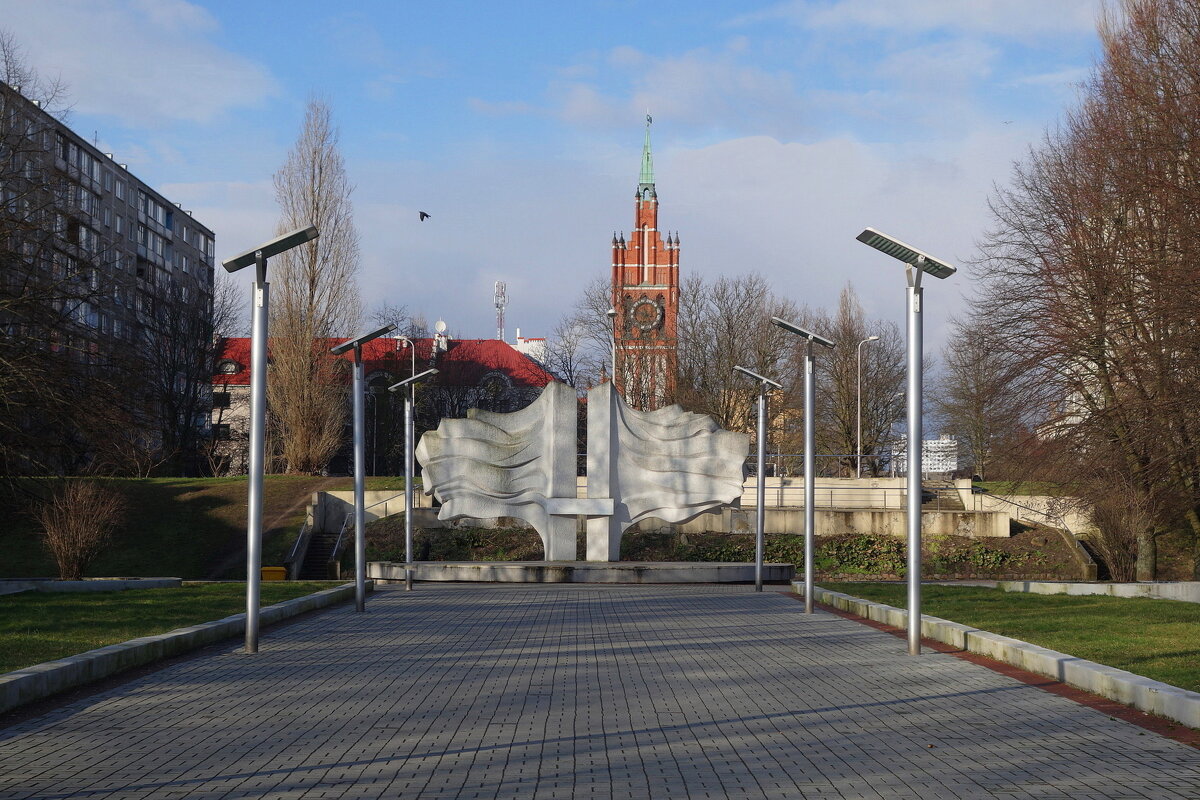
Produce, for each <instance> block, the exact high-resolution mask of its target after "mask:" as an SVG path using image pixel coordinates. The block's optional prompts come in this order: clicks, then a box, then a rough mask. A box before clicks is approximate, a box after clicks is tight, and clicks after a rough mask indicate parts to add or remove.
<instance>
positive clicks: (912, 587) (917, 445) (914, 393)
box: [906, 264, 923, 656]
mask: <svg viewBox="0 0 1200 800" xmlns="http://www.w3.org/2000/svg"><path fill="white" fill-rule="evenodd" d="M921 275H922V270H921V265H920V264H917V265H916V266H909V268H908V284H909V285H908V290H907V297H906V299H907V302H908V311H907V315H906V316H907V322H908V400H907V402H908V480H907V481H906V485H907V488H908V520H907V529H908V654H909V655H913V656H916V655H920V654H921V444H922V435H923V434H922V431H921V360H922V359H921V355H922V353H921V350H922V341H921V296H922V289H921Z"/></svg>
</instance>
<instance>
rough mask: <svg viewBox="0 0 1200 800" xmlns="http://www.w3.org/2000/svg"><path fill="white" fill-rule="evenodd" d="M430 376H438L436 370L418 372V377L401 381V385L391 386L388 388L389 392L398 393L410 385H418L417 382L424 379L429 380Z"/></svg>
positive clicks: (414, 376)
mask: <svg viewBox="0 0 1200 800" xmlns="http://www.w3.org/2000/svg"><path fill="white" fill-rule="evenodd" d="M430 375H437V370H436V369H427V370H425V371H424V372H418V373H417V374H416V375H413V376H412V377H411V378H405V379H404V380H402V381H400V382H399V383H393V384H392V385H391V386H389V387H388V391H389V392H398V391H400V390H401V389H403V388H404V387H405V386H408V385H409V384H410V383H416V382H417V381H419V380H422V379H423V378H428V377H429V376H430Z"/></svg>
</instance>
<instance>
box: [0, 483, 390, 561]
mask: <svg viewBox="0 0 1200 800" xmlns="http://www.w3.org/2000/svg"><path fill="white" fill-rule="evenodd" d="M109 483H110V485H112V486H116V487H118V488H119V489H120V490H121V492H122V493H123V494H124V495H125V496H126V498H127V500H128V503H129V511H128V514H127V516H126V520H125V524H123V525H122V526H121V527H120V529H118V531H117V533H116V535H115V536H114V540H113V542H112V545H111V546H110V547H109V548H108V550H107V551H106V552H105V553H104V554H103V555H102V556H101V557H100V558H99V559H97V560H96V562H95V563H94V564H93V565H92V566H91V567H90V568H89V569H88V570H87V572H86V575H87V576H88V577H100V576H107V577H178V578H185V579H194V580H204V579H212V578H232V579H244V578H245V565H244V562H240V563H235V564H234V565H233V566H232V567H230V566H228V564H226V563H225V562H226V561H227V560H228V559H229V558H230V557H231V556H232V555H233V554H236V553H238V552H244V551H245V547H246V496H247V485H246V476H244V475H241V476H236V477H230V478H139V479H132V478H131V479H114V480H111V481H109ZM353 485H354V481H353V479H352V478H337V479H330V478H321V477H315V476H311V475H268V476H267V477H266V480H265V481H264V484H263V526H264V541H263V551H262V555H263V561H262V563H263V564H266V565H274V566H278V565H280V564H282V563H283V558H284V556H286V554H287V552H288V550H289V549H290V548H291V545H292V542H293V541H294V540H295V538H296V534H297V533H298V532H299V530H300V526H301V525H302V524H303V523H304V510H305V507H306V505H307V503H308V500H309V498H310V497H311V495H312V492H313V491H316V490H317V489H330V490H334V489H338V490H341V489H346V490H348V489H352V488H353ZM403 485H404V479H403V478H389V477H378V478H375V477H371V478H367V488H368V489H372V490H374V489H378V490H389V489H394V490H396V491H401V489H399V488H397V487H403ZM26 501H27V498H25V497H23V496H20V495H17V496H7V495H6V496H0V507H4V508H6V509H7V510H8V512H9V513H8V515H7V519H6V520H5V524H4V525H3V526H0V552H3V554H4V557H3V558H0V578H34V577H57V575H58V570H57V568H56V567H55V566H54V560H53V559H52V558H50V555H49V554H48V553H47V552H46V550H45V548H44V546H43V545H42V539H41V536H40V535H39V533H38V531H37V528H36V525H35V524H34V522H33V520H32V518H30V517H29V515H28V514H26V513H24V510H23V508H22V506H23V505H24V504H25V502H26Z"/></svg>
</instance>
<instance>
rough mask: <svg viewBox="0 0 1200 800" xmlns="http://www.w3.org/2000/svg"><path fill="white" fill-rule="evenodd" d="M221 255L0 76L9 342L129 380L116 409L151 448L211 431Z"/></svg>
mask: <svg viewBox="0 0 1200 800" xmlns="http://www.w3.org/2000/svg"><path fill="white" fill-rule="evenodd" d="M213 252H214V239H213V232H212V231H211V230H210V229H209V228H208V227H207V226H205V225H204V224H203V223H201V222H200V221H199V220H197V219H195V218H194V217H193V216H192V214H191V213H190V212H189V211H186V210H184V209H182V208H181V207H180V205H179V204H177V203H172V202H171V201H170V200H169V199H168V198H166V197H164V196H163V195H162V194H160V193H159V192H157V191H156V190H155V189H154V188H152V187H151V186H149V185H148V184H146V183H145V182H144V181H142V180H140V179H139V178H138V177H137V176H136V175H134V174H133V173H132V172H130V171H129V169H128V168H127V166H126V165H125V164H122V163H120V162H119V161H118V160H117V158H115V157H114V155H113V154H112V153H104V152H101V151H100V150H99V149H98V148H97V147H96V146H95V144H94V143H93V142H90V141H88V140H87V138H85V137H84V136H82V135H80V134H79V133H77V132H76V131H74V130H72V129H71V128H70V127H68V126H67V125H66V124H64V123H63V122H62V121H60V120H59V119H57V118H56V117H54V116H53V115H51V114H49V113H47V112H46V111H45V110H44V109H43V108H41V107H40V105H39V104H38V103H37V102H36V101H34V100H30V99H28V98H26V97H24V96H23V95H22V94H21V92H20V91H19V89H18V88H17V87H12V86H8V85H5V84H3V83H0V292H2V294H3V297H4V299H5V302H3V303H0V333H3V335H4V339H3V342H2V344H3V346H5V347H6V348H9V349H10V350H13V351H21V350H22V348H24V349H25V350H30V351H31V352H34V351H37V350H41V351H44V352H46V353H50V354H58V355H60V356H63V358H62V359H60V360H68V361H69V360H74V361H77V362H83V363H86V364H91V365H93V366H92V368H91V369H90V373H91V375H92V377H93V378H95V379H96V380H99V379H100V378H101V377H102V376H104V377H106V378H107V379H109V380H110V381H111V382H112V383H114V384H116V383H120V384H121V385H122V387H123V389H122V391H123V392H124V393H126V395H125V397H123V398H122V401H123V402H121V403H114V405H113V409H112V410H110V411H107V412H106V413H112V414H114V415H117V417H118V418H117V419H114V420H113V422H114V423H115V424H118V425H124V426H125V428H126V430H125V434H126V438H127V439H128V443H130V444H134V443H136V445H137V446H138V447H139V448H142V449H144V450H147V451H155V450H159V451H161V450H163V449H164V448H166V449H173V450H178V448H179V447H180V446H181V445H183V446H186V447H189V448H190V447H194V446H195V443H196V441H197V440H198V439H199V438H202V437H203V435H204V431H205V430H206V428H207V424H208V416H207V410H208V409H207V408H205V407H203V406H205V405H206V404H207V403H208V385H209V381H208V378H209V374H210V373H211V356H210V355H201V354H204V353H206V351H207V349H208V348H210V347H211V343H210V342H211V320H212V306H213V264H214V262H213ZM63 354H65V355H63ZM118 355H119V357H118ZM197 360H201V361H203V362H204V363H203V365H202V366H199V365H197V364H194V363H191V362H195V361H197ZM34 361H35V360H34V359H30V360H29V363H34ZM105 370H108V372H107V375H104V373H105ZM118 370H119V371H120V376H119V378H118V377H115V376H116V375H117V372H116V371H118ZM80 372H81V371H80V370H77V371H76V373H77V374H79V373H80ZM197 387H200V388H197ZM35 400H36V398H32V399H31V403H32V402H34V401H35ZM25 417H26V418H27V419H26V421H27V423H28V424H30V425H32V424H35V423H40V422H41V421H40V420H37V419H36V415H34V414H26V415H25ZM64 424H65V422H64ZM60 427H62V426H61V425H60ZM93 427H94V426H93ZM39 435H41V436H43V437H50V438H53V436H55V435H57V434H54V433H52V432H51V431H49V430H46V431H42V432H41V433H40V434H39ZM62 435H64V436H66V435H67V434H66V433H63V434H62ZM71 435H74V434H71ZM76 438H78V437H76ZM85 438H86V437H85ZM92 444H93V449H94V448H95V446H96V445H95V443H94V442H93V443H92ZM46 445H47V446H48V447H53V446H54V443H53V442H50V441H47V442H46ZM158 455H159V456H160V457H163V458H170V457H173V455H172V454H171V453H159V454H158ZM146 457H147V458H153V457H154V456H153V455H152V454H149V452H148V454H147V455H146ZM68 466H69V465H68Z"/></svg>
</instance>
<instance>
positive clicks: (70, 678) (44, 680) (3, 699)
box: [0, 581, 375, 713]
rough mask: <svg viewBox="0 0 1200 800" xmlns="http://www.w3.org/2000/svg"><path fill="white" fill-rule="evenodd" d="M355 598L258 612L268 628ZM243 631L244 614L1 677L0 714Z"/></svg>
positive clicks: (330, 595) (338, 591)
mask: <svg viewBox="0 0 1200 800" xmlns="http://www.w3.org/2000/svg"><path fill="white" fill-rule="evenodd" d="M366 583H367V591H373V590H374V588H375V587H374V582H373V581H367V582H366ZM353 597H354V584H353V583H348V584H345V585H344V586H335V587H333V588H332V589H323V590H321V591H319V592H316V593H314V594H309V595H305V596H304V597H297V598H294V599H292V600H285V601H283V602H282V603H276V604H275V605H271V606H265V607H263V608H262V609H261V610H260V611H259V624H260V625H261V626H264V627H265V626H267V625H271V624H274V623H276V622H282V621H283V620H285V619H288V618H289V617H294V616H297V615H299V614H303V613H305V612H307V611H314V610H316V609H319V608H326V607H328V606H332V605H336V604H337V603H341V602H343V601H345V600H349V599H352V598H353ZM245 630H246V615H245V613H241V614H234V615H233V616H230V617H225V618H224V619H219V620H215V621H213V622H202V623H200V624H199V625H191V626H189V627H186V628H176V629H175V630H173V631H168V632H167V633H160V634H157V635H155V636H143V637H141V638H139V639H130V640H129V641H127V642H120V643H119V644H112V645H109V646H107V647H101V648H98V649H96V650H88V651H87V652H84V653H79V654H78V655H74V656H67V657H66V658H60V659H57V660H55V661H47V662H45V663H42V664H35V665H33V666H32V667H26V668H25V669H18V670H14V671H13V672H6V673H3V674H0V713H3V712H5V711H9V710H11V709H13V708H16V707H17V706H20V705H24V704H25V703H32V702H33V701H35V700H41V699H43V698H46V697H49V696H51V695H53V694H57V693H59V692H62V691H65V690H67V689H73V688H75V687H76V686H82V685H84V684H86V683H91V682H92V681H96V680H100V679H101V678H107V677H108V676H109V675H114V674H116V673H118V672H121V671H123V670H127V669H130V668H132V667H139V666H142V665H143V664H149V663H150V662H152V661H158V660H159V659H163V658H169V657H170V656H176V655H179V654H180V653H186V652H187V651H189V650H195V649H197V648H199V647H204V646H205V645H209V644H213V643H214V642H219V641H222V640H224V639H230V638H233V637H235V636H239V635H241V634H242V633H244V632H245Z"/></svg>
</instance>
